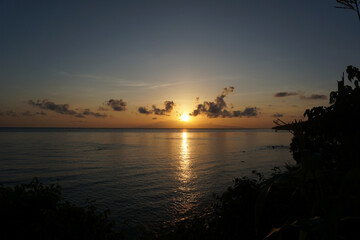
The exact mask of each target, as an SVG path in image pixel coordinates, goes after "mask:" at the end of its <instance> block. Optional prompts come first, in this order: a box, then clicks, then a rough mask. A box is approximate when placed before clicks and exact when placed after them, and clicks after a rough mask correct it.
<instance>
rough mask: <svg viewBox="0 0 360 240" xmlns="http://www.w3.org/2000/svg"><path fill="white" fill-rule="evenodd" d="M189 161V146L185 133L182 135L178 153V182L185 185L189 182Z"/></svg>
mask: <svg viewBox="0 0 360 240" xmlns="http://www.w3.org/2000/svg"><path fill="white" fill-rule="evenodd" d="M189 165H190V159H189V145H188V142H187V132H183V133H182V143H181V152H180V181H181V182H183V183H186V182H188V181H189V180H190V176H191V172H190V166H189Z"/></svg>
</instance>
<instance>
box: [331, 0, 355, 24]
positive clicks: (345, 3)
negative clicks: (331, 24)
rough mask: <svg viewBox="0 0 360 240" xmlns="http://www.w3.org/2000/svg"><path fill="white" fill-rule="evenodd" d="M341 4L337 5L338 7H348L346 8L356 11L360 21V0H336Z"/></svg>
mask: <svg viewBox="0 0 360 240" xmlns="http://www.w3.org/2000/svg"><path fill="white" fill-rule="evenodd" d="M336 2H337V3H338V4H340V5H339V6H336V8H341V9H346V10H352V11H355V12H356V14H357V16H358V18H359V21H360V8H359V6H360V1H358V0H336Z"/></svg>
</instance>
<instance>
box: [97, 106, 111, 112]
mask: <svg viewBox="0 0 360 240" xmlns="http://www.w3.org/2000/svg"><path fill="white" fill-rule="evenodd" d="M99 111H109V109H108V108H104V107H102V106H100V107H99Z"/></svg>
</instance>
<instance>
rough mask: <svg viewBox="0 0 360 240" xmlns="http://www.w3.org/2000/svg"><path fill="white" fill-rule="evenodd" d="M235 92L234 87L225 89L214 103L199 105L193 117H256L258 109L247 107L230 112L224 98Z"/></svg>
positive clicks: (206, 102) (192, 114)
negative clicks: (201, 115)
mask: <svg viewBox="0 0 360 240" xmlns="http://www.w3.org/2000/svg"><path fill="white" fill-rule="evenodd" d="M233 91H234V87H231V86H230V87H228V88H224V89H223V91H222V92H221V94H220V95H219V96H217V97H216V98H215V100H214V101H213V102H208V101H204V102H203V103H201V104H198V105H197V107H196V108H195V109H194V110H193V112H192V113H190V115H191V116H194V117H196V116H198V115H200V114H204V115H205V116H207V117H209V118H218V117H222V118H232V117H256V116H257V115H258V111H257V108H256V107H246V108H245V109H244V110H243V111H241V110H235V111H232V110H228V107H227V104H226V102H225V100H224V98H225V97H226V96H227V95H228V94H229V93H232V92H233Z"/></svg>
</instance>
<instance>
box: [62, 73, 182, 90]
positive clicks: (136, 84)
mask: <svg viewBox="0 0 360 240" xmlns="http://www.w3.org/2000/svg"><path fill="white" fill-rule="evenodd" d="M56 73H57V74H59V75H61V76H65V77H69V78H81V79H86V80H90V81H91V80H93V81H101V82H102V83H104V82H107V83H110V84H113V85H116V86H118V87H133V88H148V89H155V88H163V87H171V86H174V85H179V84H183V83H186V82H184V81H183V82H181V81H176V82H167V83H163V82H152V83H149V82H142V81H130V80H127V79H124V78H117V77H111V76H105V75H93V74H76V73H70V72H66V71H56Z"/></svg>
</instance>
